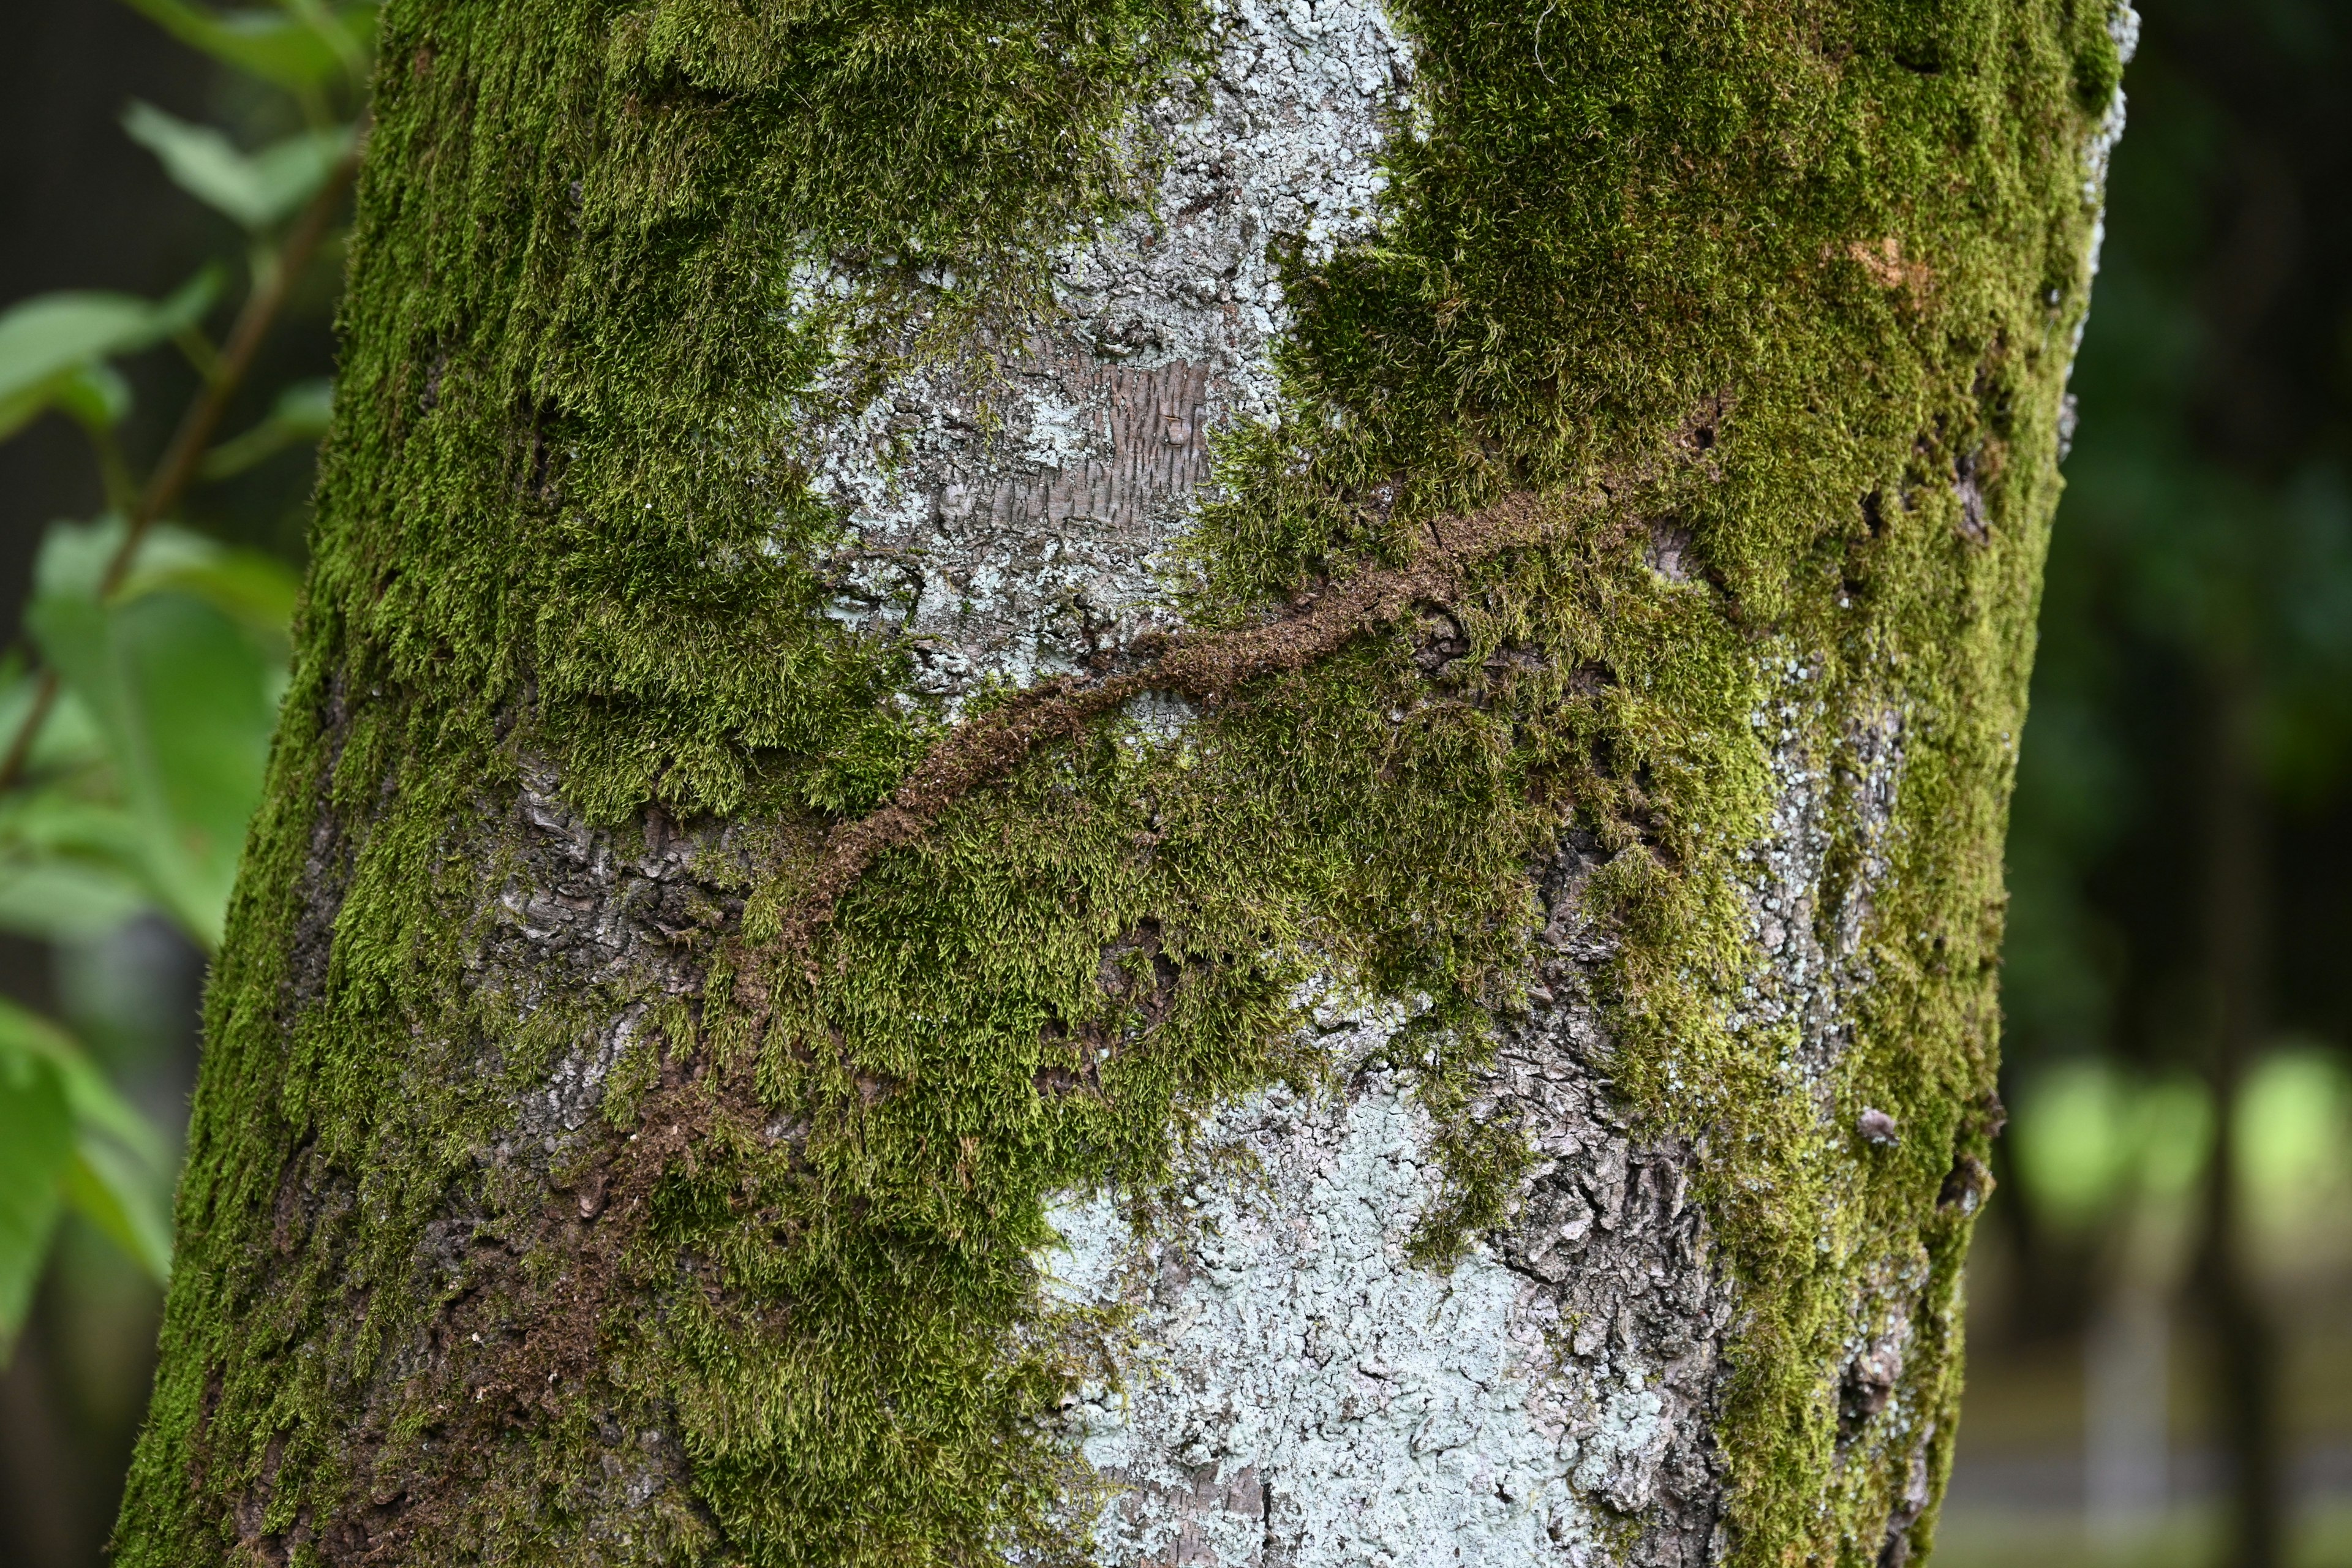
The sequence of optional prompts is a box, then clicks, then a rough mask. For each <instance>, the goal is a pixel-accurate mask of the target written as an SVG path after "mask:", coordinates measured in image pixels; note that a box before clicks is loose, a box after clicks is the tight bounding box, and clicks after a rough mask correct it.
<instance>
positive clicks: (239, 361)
mask: <svg viewBox="0 0 2352 1568" xmlns="http://www.w3.org/2000/svg"><path fill="white" fill-rule="evenodd" d="M358 166H359V159H358V154H357V153H348V154H346V155H345V156H344V157H343V159H342V160H341V162H340V163H337V164H336V165H335V167H334V168H333V170H332V171H331V172H330V173H329V174H328V175H327V177H326V179H325V180H324V181H323V182H322V183H321V184H320V186H319V189H318V192H317V194H316V195H312V196H311V198H310V204H309V205H307V206H305V207H304V208H303V209H302V214H301V216H299V217H298V218H296V219H295V220H294V226H293V227H292V228H290V229H289V230H288V231H287V234H286V242H285V244H284V245H282V246H281V247H278V265H277V266H276V267H275V268H271V269H270V270H269V271H268V273H267V274H266V275H264V276H263V277H262V278H260V279H258V280H257V282H256V284H255V287H254V290H253V292H252V293H250V294H248V295H247V296H246V300H245V308H244V309H243V310H240V311H238V312H237V317H236V325H235V326H233V327H231V328H230V329H229V334H228V342H227V343H226V346H224V347H223V349H222V350H221V353H220V362H219V366H218V370H217V372H216V374H212V375H210V376H208V377H207V378H206V380H205V384H204V385H203V386H202V387H200V388H199V389H198V390H197V392H196V396H195V400H194V402H192V403H190V404H189V405H188V410H187V412H186V413H185V414H184V415H182V416H180V426H179V428H178V429H177V430H174V431H173V433H172V440H171V444H170V445H169V446H167V447H164V448H163V457H161V458H158V459H157V460H156V464H155V471H154V473H153V474H152V476H150V477H149V479H148V480H147V488H146V489H144V490H142V491H141V492H140V496H139V500H138V502H137V504H135V505H134V506H132V508H131V515H130V518H129V520H128V521H127V524H126V526H125V527H124V529H123V531H122V542H121V543H120V544H118V545H117V546H116V547H115V551H114V554H113V555H112V556H111V557H110V559H109V560H108V561H107V563H106V571H105V573H104V574H102V575H100V578H99V581H98V596H99V598H100V600H104V599H105V598H106V596H107V595H110V594H111V593H113V592H114V591H115V590H116V589H117V588H120V587H121V586H122V580H123V579H124V578H125V577H128V576H129V575H130V574H131V563H132V562H134V561H135V560H137V559H138V555H139V547H140V545H141V544H142V543H143V542H145V541H146V538H147V534H148V531H150V530H152V528H153V527H154V526H155V524H156V522H157V521H159V520H160V519H162V518H163V515H164V514H165V513H166V512H168V511H170V510H172V509H173V507H175V506H177V505H178V504H179V501H180V497H181V496H182V495H183V494H184V493H185V491H186V490H187V488H188V484H189V481H190V480H192V479H194V478H195V476H196V468H197V465H198V464H199V463H201V462H202V461H203V460H204V455H205V447H207V446H209V445H210V444H211V442H212V438H213V433H214V432H215V431H216V430H218V429H219V428H220V422H221V420H222V418H223V417H224V416H226V414H227V413H228V405H229V400H230V399H231V398H233V397H235V396H236V391H237V388H238V387H240V386H242V385H243V384H244V383H245V375H246V372H247V371H248V370H250V369H252V368H253V356H254V354H255V353H257V351H258V350H259V349H260V347H261V341H262V339H263V338H265V337H267V336H268V333H269V329H270V328H271V327H273V326H275V325H276V324H277V321H278V313H279V312H280V311H281V310H284V309H285V305H286V297H287V295H288V294H289V293H290V292H292V290H293V289H294V286H295V284H296V283H297V282H298V281H299V280H300V279H301V276H302V273H303V272H304V270H305V269H306V268H309V266H310V258H311V256H312V255H313V254H314V253H316V252H317V250H318V248H319V247H320V244H321V243H322V242H323V241H324V240H325V239H326V237H327V231H328V229H329V228H330V227H331V226H332V225H333V222H334V217H335V208H336V207H337V205H340V204H341V201H342V196H343V189H344V187H345V186H346V185H348V184H350V183H351V179H352V173H353V172H354V171H355V170H356V169H357V168H358ZM57 700H58V672H57V671H56V670H54V669H44V670H42V671H41V679H40V681H39V683H38V684H37V685H36V686H35V687H34V689H33V703H32V706H31V707H30V708H28V709H26V710H25V717H24V720H23V721H22V722H20V723H19V724H18V725H17V726H16V734H15V735H14V736H12V737H11V738H10V740H9V742H8V751H7V754H6V755H5V757H0V789H6V788H8V787H9V786H10V785H11V784H15V783H16V781H17V779H18V778H20V777H22V776H23V774H24V772H25V764H26V762H27V761H28V760H29V759H30V758H31V756H32V752H33V742H34V740H35V739H36V738H37V737H38V735H39V734H40V732H41V726H42V725H43V724H44V723H45V722H47V720H48V717H49V710H51V709H52V708H54V707H56V706H57Z"/></svg>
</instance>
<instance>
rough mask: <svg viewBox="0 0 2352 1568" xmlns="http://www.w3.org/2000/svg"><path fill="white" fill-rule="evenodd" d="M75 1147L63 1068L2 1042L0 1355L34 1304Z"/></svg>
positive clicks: (0, 1077)
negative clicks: (62, 1184) (60, 1186)
mask: <svg viewBox="0 0 2352 1568" xmlns="http://www.w3.org/2000/svg"><path fill="white" fill-rule="evenodd" d="M73 1147H74V1145H73V1112H72V1108H71V1107H70V1106H69V1105H68V1103H67V1101H66V1090H65V1084H64V1083H63V1082H62V1081H61V1079H60V1078H59V1075H58V1071H57V1069H56V1068H54V1067H53V1066H52V1065H51V1064H50V1063H49V1062H48V1061H47V1059H46V1058H42V1057H39V1056H36V1055H33V1054H30V1053H27V1052H21V1051H12V1050H10V1049H8V1048H7V1046H6V1043H5V1040H0V1356H5V1354H6V1352H7V1351H8V1348H9V1347H10V1346H11V1345H13V1344H14V1343H15V1342H16V1331H17V1330H18V1329H19V1328H21V1327H22V1326H23V1325H24V1321H25V1311H26V1308H27V1307H29V1306H30V1305H31V1304H32V1300H33V1287H34V1285H35V1284H36V1283H37V1282H38V1280H39V1279H40V1277H41V1263H42V1260H43V1259H44V1258H47V1255H48V1250H49V1233H50V1232H51V1231H52V1230H54V1229H55V1228H56V1227H57V1223H58V1201H59V1198H60V1196H61V1194H60V1192H59V1190H58V1178H59V1177H60V1176H62V1175H63V1174H64V1173H65V1168H66V1164H67V1162H68V1161H69V1160H70V1159H72V1157H73Z"/></svg>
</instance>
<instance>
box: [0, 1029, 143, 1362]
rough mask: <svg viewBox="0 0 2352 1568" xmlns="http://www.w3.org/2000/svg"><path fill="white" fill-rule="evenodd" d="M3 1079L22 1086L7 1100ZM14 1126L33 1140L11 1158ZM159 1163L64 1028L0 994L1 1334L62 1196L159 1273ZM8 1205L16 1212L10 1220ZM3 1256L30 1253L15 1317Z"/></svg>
mask: <svg viewBox="0 0 2352 1568" xmlns="http://www.w3.org/2000/svg"><path fill="white" fill-rule="evenodd" d="M12 1085H23V1086H26V1088H24V1089H22V1090H21V1091H20V1092H19V1093H18V1096H17V1101H16V1104H15V1105H14V1106H13V1110H12V1106H11V1103H10V1098H9V1097H10V1092H11V1086H12ZM12 1116H13V1120H12ZM17 1135H24V1136H29V1137H30V1138H31V1139H33V1140H34V1142H33V1143H32V1144H31V1145H30V1153H29V1154H28V1155H27V1157H26V1158H25V1159H24V1160H22V1161H14V1162H12V1160H11V1157H10V1149H9V1147H8V1145H9V1143H10V1142H11V1141H12V1138H13V1137H15V1136H17ZM163 1186H164V1178H163V1139H162V1138H160V1137H159V1136H158V1135H157V1134H156V1131H155V1130H154V1128H152V1126H150V1125H149V1124H148V1121H147V1119H146V1118H145V1117H143V1116H142V1115H140V1114H139V1112H138V1111H137V1110H133V1109H132V1108H131V1104H130V1103H129V1102H128V1101H127V1100H124V1099H123V1098H122V1097H121V1095H120V1094H118V1093H116V1092H115V1089H114V1086H113V1085H112V1084H110V1083H109V1082H108V1081H107V1080H106V1075H105V1074H104V1073H102V1072H100V1070H99V1069H98V1068H97V1066H96V1064H94V1063H93V1062H91V1060H90V1059H89V1055H88V1054H87V1053H86V1052H84V1051H83V1050H82V1048H81V1047H79V1045H78V1044H76V1043H75V1041H74V1039H73V1037H71V1036H70V1035H68V1034H67V1033H66V1032H65V1031H64V1030H63V1029H61V1028H59V1027H58V1026H57V1025H55V1024H53V1023H51V1022H49V1020H47V1018H44V1017H42V1016H40V1015H39V1014H37V1013H33V1012H29V1011H27V1010H26V1009H25V1008H23V1007H19V1006H17V1005H16V1004H15V1003H13V1002H9V1001H6V1000H5V998H0V1340H5V1337H6V1336H7V1334H8V1333H9V1332H10V1331H13V1329H14V1328H15V1326H16V1322H17V1321H21V1318H22V1314H23V1301H24V1300H25V1299H26V1298H29V1296H30V1294H31V1291H32V1285H33V1281H34V1280H35V1279H38V1277H39V1274H40V1259H41V1253H42V1251H43V1250H45V1249H46V1246H47V1238H48V1232H49V1229H50V1227H52V1226H54V1225H55V1224H56V1221H57V1211H58V1204H59V1202H60V1201H61V1200H62V1201H64V1202H69V1203H71V1204H72V1205H74V1207H75V1208H77V1209H78V1210H79V1211H80V1212H81V1213H82V1214H83V1215H86V1216H88V1217H89V1220H90V1221H91V1222H92V1223H93V1224H95V1225H96V1226H98V1227H99V1229H100V1230H101V1231H103V1232H104V1233H105V1234H106V1235H107V1236H109V1237H112V1238H113V1239H114V1241H115V1242H116V1243H117V1244H118V1245H120V1246H121V1247H122V1249H123V1250H124V1251H125V1252H127V1253H129V1254H130V1255H131V1258H133V1259H135V1260H136V1261H137V1262H138V1263H139V1265H140V1266H141V1267H142V1268H145V1269H146V1270H147V1271H148V1272H149V1273H151V1274H152V1275H154V1276H155V1277H156V1278H157V1279H163V1277H164V1276H165V1275H166V1274H167V1273H168V1272H169V1270H170V1268H171V1258H172V1232H171V1222H170V1218H169V1215H167V1213H166V1212H165V1207H164V1205H165V1202H166V1199H165V1195H164V1191H163ZM12 1215H16V1216H21V1217H19V1218H17V1219H16V1220H15V1221H14V1222H13V1229H12V1219H11V1216H12ZM12 1237H26V1238H30V1239H29V1240H21V1241H16V1242H13V1243H12ZM12 1258H17V1259H29V1261H26V1262H24V1263H23V1271H24V1272H25V1277H24V1278H23V1279H21V1280H16V1289H17V1292H18V1294H17V1296H16V1298H14V1299H15V1300H16V1309H15V1311H16V1316H15V1317H11V1316H9V1315H8V1314H9V1302H10V1300H11V1299H12V1298H11V1297H10V1294H9V1291H10V1289H11V1284H12V1280H13V1279H14V1278H15V1277H14V1276H12V1274H11V1272H10V1270H11V1260H12Z"/></svg>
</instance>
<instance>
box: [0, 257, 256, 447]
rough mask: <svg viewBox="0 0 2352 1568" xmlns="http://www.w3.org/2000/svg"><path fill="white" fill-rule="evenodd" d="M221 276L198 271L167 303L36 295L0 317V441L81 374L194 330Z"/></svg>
mask: <svg viewBox="0 0 2352 1568" xmlns="http://www.w3.org/2000/svg"><path fill="white" fill-rule="evenodd" d="M219 287H220V275H219V274H218V272H216V271H215V270H214V269H212V268H206V269H205V270H204V271H202V272H199V273H198V274H197V275H196V276H195V277H194V279H190V280H189V282H188V283H187V284H186V285H185V286H184V287H183V288H182V289H180V290H179V291H178V292H177V293H175V294H173V296H172V297H171V298H170V299H168V300H163V301H161V302H156V301H152V300H141V299H137V298H134V297H133V296H131V295H129V294H105V293H97V292H68V293H58V294H39V295H36V296H34V297H33V298H32V299H30V300H19V301H18V302H17V303H16V304H15V305H12V306H10V307H9V308H8V310H6V311H5V313H0V437H5V436H8V435H10V434H12V433H13V432H15V431H16V429H17V428H18V427H19V426H23V425H24V424H25V423H26V421H27V420H29V419H31V418H32V417H33V416H35V415H37V414H38V413H40V412H41V410H42V409H44V408H46V407H47V406H48V405H50V404H51V403H53V402H55V401H57V400H58V398H59V397H60V396H61V395H68V396H70V395H88V393H89V389H88V388H86V387H85V388H83V389H81V392H80V393H79V394H77V393H76V392H74V391H73V390H72V385H73V383H74V382H75V379H76V377H77V376H78V375H79V373H81V372H82V371H84V370H85V369H86V368H87V367H89V366H90V365H93V364H96V363H98V362H100V361H101V360H104V359H107V358H109V357H110V356H112V355H115V354H121V353H133V352H135V351H137V350H139V349H143V348H145V347H147V346H148V345H149V344H151V343H156V342H162V341H163V339H165V338H168V337H170V336H171V335H172V334H173V333H174V332H176V331H181V330H183V329H184V328H186V327H188V326H191V325H193V324H194V322H195V321H196V320H197V318H199V317H201V316H202V315H203V314H204V313H205V309H206V307H208V306H209V305H211V303H212V301H213V296H214V295H215V293H216V292H217V291H218V290H219Z"/></svg>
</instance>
